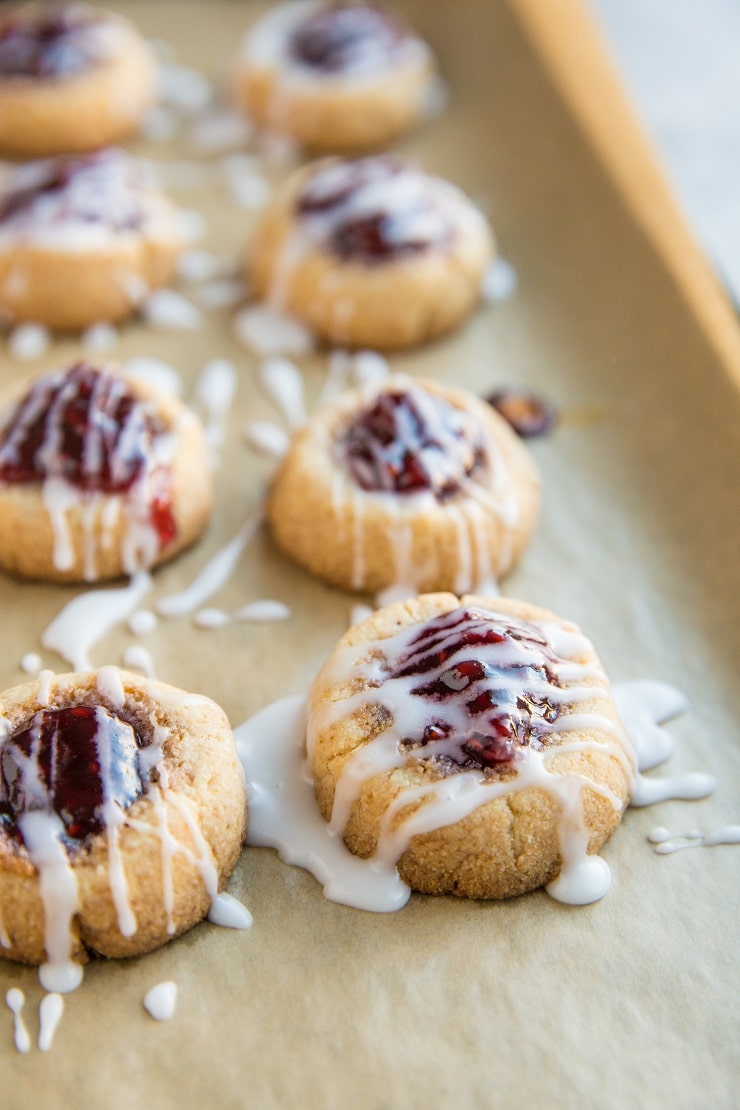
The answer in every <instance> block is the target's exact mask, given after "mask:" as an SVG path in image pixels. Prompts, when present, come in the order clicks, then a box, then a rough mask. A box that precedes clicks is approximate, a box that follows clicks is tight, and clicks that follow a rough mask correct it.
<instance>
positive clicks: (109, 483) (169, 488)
mask: <svg viewBox="0 0 740 1110" xmlns="http://www.w3.org/2000/svg"><path fill="white" fill-rule="evenodd" d="M211 502H212V492H211V476H210V471H209V466H208V454H207V449H206V443H205V436H204V433H203V429H202V427H201V425H200V423H199V421H198V420H197V418H196V417H195V415H194V414H193V413H191V412H190V411H189V410H188V409H186V408H185V406H184V405H183V404H182V403H181V402H180V401H178V400H177V399H176V398H174V397H172V396H170V395H168V394H163V393H160V392H159V391H157V390H155V389H153V388H152V387H151V386H149V385H148V384H147V383H145V382H144V381H142V380H139V379H133V378H132V379H126V378H123V377H121V376H120V375H119V374H118V373H116V372H115V371H114V370H113V369H111V368H110V367H100V366H94V365H92V364H90V363H86V362H81V363H77V364H76V365H74V366H72V367H70V368H69V369H66V370H59V371H56V372H54V373H51V374H46V375H44V376H43V377H41V378H38V379H37V380H36V381H35V382H34V383H33V384H32V385H31V387H30V389H29V390H28V392H27V393H26V394H25V396H23V397H22V398H21V400H20V401H18V402H17V403H16V404H14V405H11V406H10V407H9V408H8V409H7V410H6V411H5V413H4V414H3V415H2V417H0V567H2V568H3V569H4V570H7V571H11V572H13V573H15V574H20V575H23V576H24V577H28V578H37V579H43V580H49V581H82V580H84V581H88V582H94V581H98V580H101V579H105V578H113V577H116V576H117V575H121V574H133V573H134V572H135V571H137V570H140V569H143V568H148V567H152V566H155V565H157V564H158V563H161V562H163V561H164V560H165V559H168V558H170V557H171V556H172V555H175V554H176V553H177V552H179V551H181V550H182V549H183V548H184V547H185V546H187V545H188V544H190V543H192V542H193V540H195V539H196V538H197V536H199V535H200V533H201V531H202V530H203V528H204V527H205V524H206V521H207V519H208V517H209V515H210V511H211Z"/></svg>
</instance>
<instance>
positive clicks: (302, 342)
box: [234, 304, 315, 357]
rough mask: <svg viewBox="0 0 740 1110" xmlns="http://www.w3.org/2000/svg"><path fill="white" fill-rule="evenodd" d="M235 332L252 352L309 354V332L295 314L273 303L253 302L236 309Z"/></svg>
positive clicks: (312, 341)
mask: <svg viewBox="0 0 740 1110" xmlns="http://www.w3.org/2000/svg"><path fill="white" fill-rule="evenodd" d="M234 332H235V334H236V338H237V339H238V341H239V342H240V343H241V345H242V346H243V347H246V349H247V350H248V351H250V352H251V353H252V354H253V355H257V356H258V357H266V356H268V355H298V356H300V355H308V354H310V353H311V351H312V350H313V349H314V346H315V341H314V337H313V334H312V332H311V331H310V330H309V329H308V328H307V327H306V325H305V324H304V323H303V322H302V321H301V320H298V319H297V318H296V317H295V316H290V315H288V313H287V312H283V311H281V309H279V308H276V307H275V306H274V305H268V304H254V305H247V307H246V308H243V309H241V311H240V312H237V314H236V316H235V317H234Z"/></svg>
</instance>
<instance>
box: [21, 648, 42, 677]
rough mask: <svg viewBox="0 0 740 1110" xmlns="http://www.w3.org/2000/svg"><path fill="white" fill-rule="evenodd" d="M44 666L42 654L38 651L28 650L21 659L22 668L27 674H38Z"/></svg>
mask: <svg viewBox="0 0 740 1110" xmlns="http://www.w3.org/2000/svg"><path fill="white" fill-rule="evenodd" d="M42 666H43V662H42V660H41V656H40V655H39V654H38V652H36V651H27V652H26V654H25V655H24V656H23V658H22V659H21V670H22V671H23V672H24V673H25V674H30V675H37V674H38V673H39V671H40V670H41V668H42Z"/></svg>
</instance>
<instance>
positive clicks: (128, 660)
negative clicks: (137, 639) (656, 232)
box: [121, 644, 154, 678]
mask: <svg viewBox="0 0 740 1110" xmlns="http://www.w3.org/2000/svg"><path fill="white" fill-rule="evenodd" d="M121 662H122V663H123V665H124V667H135V668H136V670H137V671H141V673H142V674H144V675H146V677H147V678H154V660H153V658H152V654H151V652H150V651H147V649H146V648H145V647H144V646H143V645H142V644H131V645H130V646H129V647H127V648H126V650H125V651H124V653H123V655H122V656H121Z"/></svg>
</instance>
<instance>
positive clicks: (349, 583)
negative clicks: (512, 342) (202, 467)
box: [268, 376, 539, 600]
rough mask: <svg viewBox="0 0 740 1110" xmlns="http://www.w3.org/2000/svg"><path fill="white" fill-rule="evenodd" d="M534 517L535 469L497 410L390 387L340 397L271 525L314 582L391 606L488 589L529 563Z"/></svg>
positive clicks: (301, 440)
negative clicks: (379, 595) (378, 596)
mask: <svg viewBox="0 0 740 1110" xmlns="http://www.w3.org/2000/svg"><path fill="white" fill-rule="evenodd" d="M538 507H539V479H538V476H537V471H536V468H535V464H534V462H533V460H532V458H531V456H530V454H529V452H528V450H527V449H526V448H525V447H524V445H523V444H522V443H521V442H520V441H519V440H518V438H517V437H516V435H515V434H514V433H513V432H512V431H511V429H510V428H509V427H508V426H507V425H506V423H505V421H504V420H503V419H502V418H501V417H500V416H498V414H497V413H495V412H494V411H493V410H492V409H491V408H490V406H489V405H487V404H485V403H484V402H482V401H480V400H479V399H478V398H477V397H475V396H474V395H473V394H471V393H467V392H465V391H463V390H458V389H450V388H447V387H445V386H441V385H438V384H436V383H434V382H430V381H422V380H412V379H410V378H406V377H403V376H392V377H390V378H388V379H387V380H386V381H384V382H383V383H382V384H381V385H380V386H378V385H377V384H376V385H368V386H366V387H364V388H362V389H360V390H357V391H353V392H348V393H345V394H343V395H342V396H340V397H339V398H337V399H336V400H335V401H333V402H331V403H329V404H328V405H326V406H325V407H324V408H323V409H321V410H320V411H319V412H317V413H316V414H314V416H312V417H311V419H310V420H309V421H308V422H307V423H306V424H305V425H304V426H303V428H301V429H300V430H299V431H298V432H297V433H296V435H295V436H294V438H293V440H292V443H291V446H290V448H289V450H288V453H287V455H286V456H285V458H284V459H283V461H282V463H281V465H280V467H279V469H278V471H277V474H276V476H275V479H274V482H273V486H272V489H271V492H270V496H269V500H268V518H269V521H270V525H271V528H272V532H273V535H274V537H275V539H276V540H277V542H278V544H279V545H280V547H282V548H283V550H285V551H286V552H287V553H288V554H289V555H290V556H291V557H292V558H293V559H295V560H296V561H297V562H299V563H301V564H302V565H303V566H305V567H308V569H309V570H311V571H312V572H313V573H314V574H317V575H319V576H320V577H322V578H325V579H327V580H328V581H329V582H332V583H334V584H335V585H338V586H341V587H343V588H344V589H353V590H365V591H368V592H370V593H376V592H378V591H384V592H385V594H384V596H385V598H386V600H390V599H391V598H392V597H394V596H396V597H397V596H399V594H400V595H401V596H407V595H408V594H409V593H422V592H426V591H430V590H446V589H449V590H455V591H456V592H458V593H462V592H465V591H468V590H472V589H479V590H481V589H485V588H489V589H490V588H491V587H492V586H493V584H494V583H495V581H496V580H497V579H498V578H499V577H500V576H501V575H503V574H505V573H506V572H507V571H508V570H509V568H510V567H511V566H512V565H513V564H514V563H515V562H516V560H517V559H518V558H519V556H520V555H521V553H522V551H523V549H524V547H525V545H526V543H527V541H528V540H529V536H530V534H531V532H532V529H533V527H534V523H535V519H536V516H537V510H538ZM494 588H495V587H494Z"/></svg>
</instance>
